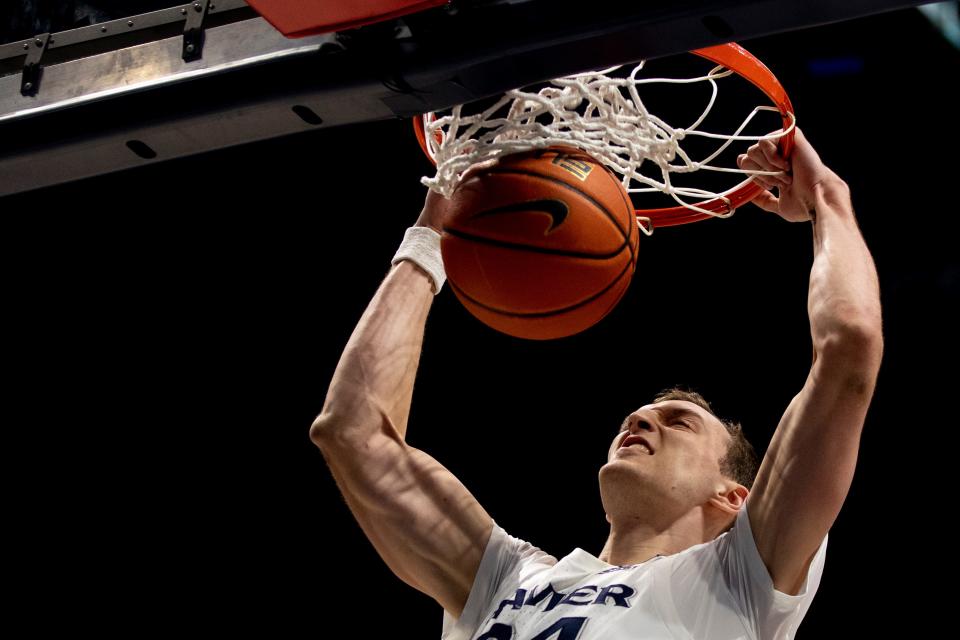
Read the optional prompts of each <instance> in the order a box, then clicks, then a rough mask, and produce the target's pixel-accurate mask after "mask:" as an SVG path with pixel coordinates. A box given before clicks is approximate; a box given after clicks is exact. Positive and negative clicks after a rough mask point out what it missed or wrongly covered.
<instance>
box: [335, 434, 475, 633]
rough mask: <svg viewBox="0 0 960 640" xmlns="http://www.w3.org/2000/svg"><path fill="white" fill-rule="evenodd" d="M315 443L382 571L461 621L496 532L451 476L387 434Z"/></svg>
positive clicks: (472, 498) (471, 497)
mask: <svg viewBox="0 0 960 640" xmlns="http://www.w3.org/2000/svg"><path fill="white" fill-rule="evenodd" d="M386 426H388V425H386ZM319 444H320V449H321V451H322V452H323V455H324V458H325V459H326V460H327V464H328V466H329V467H330V470H331V472H332V473H333V476H334V478H335V479H336V481H337V485H338V486H339V488H340V490H341V492H342V493H343V495H344V498H345V499H346V501H347V504H348V506H349V507H350V510H351V511H352V512H353V514H354V517H356V519H357V522H358V523H359V524H360V526H361V528H362V529H363V531H364V533H365V534H366V535H367V537H368V538H369V540H370V542H371V543H372V544H373V546H374V547H375V548H376V550H377V552H378V553H379V554H380V556H381V557H382V558H383V560H384V561H385V562H386V563H387V566H389V567H390V569H391V570H392V571H393V572H394V573H395V574H396V575H397V576H398V577H399V578H400V579H401V580H403V581H404V582H406V583H407V584H409V585H411V586H413V587H414V588H416V589H418V590H420V591H422V592H423V593H426V594H427V595H429V596H431V597H432V598H434V599H435V600H437V602H439V603H440V604H441V606H443V608H444V609H446V610H447V611H449V612H450V613H451V614H454V615H459V614H460V612H461V611H462V609H463V606H464V604H465V603H466V600H467V596H468V595H469V593H470V588H471V587H472V585H473V580H474V577H475V576H476V573H477V569H478V567H479V566H480V559H481V558H482V556H483V551H484V547H485V545H486V543H487V540H488V539H489V537H490V530H491V529H492V527H493V520H492V519H491V518H490V516H489V515H488V514H487V512H486V511H485V510H484V509H483V507H482V506H481V505H480V503H479V502H477V500H476V499H475V498H474V497H473V495H472V494H471V493H470V492H469V491H468V490H467V489H466V487H464V486H463V484H462V483H461V482H460V481H459V480H458V479H457V478H456V477H455V476H454V475H453V474H452V473H451V472H450V471H449V470H447V469H446V468H445V467H444V466H443V465H441V464H440V463H439V462H437V461H436V460H435V459H434V458H433V457H431V456H430V455H428V454H426V453H424V452H423V451H420V450H419V449H415V448H413V447H411V446H409V445H408V444H406V443H405V442H404V441H403V440H402V439H400V438H399V436H396V435H394V432H393V430H392V429H389V428H385V429H382V430H380V431H379V432H377V433H374V434H373V435H369V436H367V437H366V438H365V439H364V440H363V441H361V442H356V441H353V442H346V441H334V442H326V443H319Z"/></svg>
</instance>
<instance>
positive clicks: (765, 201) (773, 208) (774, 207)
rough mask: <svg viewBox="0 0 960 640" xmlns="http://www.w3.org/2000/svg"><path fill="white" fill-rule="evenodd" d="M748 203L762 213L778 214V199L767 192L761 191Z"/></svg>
mask: <svg viewBox="0 0 960 640" xmlns="http://www.w3.org/2000/svg"><path fill="white" fill-rule="evenodd" d="M750 202H751V203H752V204H755V205H757V206H758V207H760V208H761V209H763V210H764V211H770V212H773V213H779V212H780V198H777V197H776V196H774V195H773V194H772V193H770V192H769V191H761V192H760V193H758V194H757V196H756V197H755V198H753V199H752V200H751V201H750Z"/></svg>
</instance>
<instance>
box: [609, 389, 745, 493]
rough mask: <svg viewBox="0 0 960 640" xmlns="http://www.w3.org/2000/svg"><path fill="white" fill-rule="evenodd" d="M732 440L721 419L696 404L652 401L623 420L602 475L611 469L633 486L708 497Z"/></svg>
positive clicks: (613, 477) (611, 474) (611, 473)
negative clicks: (652, 402) (721, 461)
mask: <svg viewBox="0 0 960 640" xmlns="http://www.w3.org/2000/svg"><path fill="white" fill-rule="evenodd" d="M729 444H730V434H729V433H727V430H726V427H724V426H723V423H722V422H720V420H718V419H717V418H716V417H714V416H713V415H711V414H710V413H709V412H708V411H706V410H704V409H703V408H701V407H699V406H697V405H696V404H694V403H692V402H687V401H685V400H665V401H663V402H658V403H656V404H649V405H646V406H643V407H640V408H639V409H637V410H636V411H634V412H633V413H631V414H630V415H629V416H627V418H626V420H624V422H623V425H622V426H621V430H620V432H619V433H618V434H617V435H616V437H615V438H614V439H613V442H611V443H610V448H609V449H608V451H607V464H605V465H604V466H603V468H602V469H601V471H600V473H601V478H603V477H604V474H607V476H606V477H607V478H608V479H609V480H610V481H613V482H617V483H618V484H619V481H617V480H616V479H617V478H620V479H623V480H624V481H625V482H626V483H627V485H628V486H630V487H639V486H644V485H646V486H652V487H659V488H660V489H661V490H662V491H664V492H674V493H676V492H683V493H684V494H685V497H686V498H690V499H691V500H694V501H696V500H700V499H706V496H709V494H710V492H711V491H712V490H713V487H714V483H715V482H716V480H717V478H719V477H721V474H720V460H721V458H723V456H724V455H726V452H727V447H728V445H729ZM676 497H677V498H679V497H680V496H679V495H678V496H676ZM694 503H696V502H694Z"/></svg>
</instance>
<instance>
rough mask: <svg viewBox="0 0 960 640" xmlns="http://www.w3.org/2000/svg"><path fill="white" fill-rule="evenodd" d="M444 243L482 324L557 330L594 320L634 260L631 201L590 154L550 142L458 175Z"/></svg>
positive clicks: (452, 274)
mask: <svg viewBox="0 0 960 640" xmlns="http://www.w3.org/2000/svg"><path fill="white" fill-rule="evenodd" d="M451 200H452V202H453V204H454V206H455V210H456V214H455V215H454V216H453V218H452V219H451V220H450V222H449V223H448V225H447V226H446V227H444V229H443V235H442V240H441V243H440V247H441V251H442V253H443V265H444V269H445V271H446V274H447V281H448V282H449V283H450V288H451V289H452V290H453V292H454V294H456V296H457V298H459V300H460V302H461V303H463V305H464V306H465V307H466V308H467V310H469V311H470V313H472V314H473V315H474V316H476V317H477V318H478V319H479V320H481V321H482V322H484V323H485V324H487V325H489V326H491V327H493V328H494V329H497V330H498V331H502V332H503V333H506V334H509V335H512V336H516V337H518V338H528V339H531V340H550V339H553V338H562V337H565V336H569V335H573V334H575V333H578V332H580V331H583V330H584V329H587V328H588V327H591V326H593V325H594V324H596V323H597V322H599V321H600V320H601V319H602V318H603V317H604V316H606V315H607V314H608V313H609V312H610V310H611V309H613V308H614V307H615V306H616V304H617V303H618V302H619V301H620V298H622V297H623V294H624V293H625V292H626V290H627V287H628V286H629V284H630V280H631V278H632V277H633V272H634V270H635V269H636V265H637V245H638V243H639V240H640V231H639V229H638V228H637V222H636V217H635V213H634V209H633V204H632V203H631V202H630V198H629V196H628V195H627V192H626V190H625V189H624V188H623V185H622V184H621V183H620V180H619V179H618V178H617V177H616V175H615V174H614V173H613V172H612V171H610V170H609V169H607V168H606V167H605V166H604V165H602V164H600V163H599V162H597V161H596V160H594V159H593V158H592V157H591V156H590V155H588V154H586V153H584V152H583V151H580V150H578V149H573V148H569V147H550V148H548V149H541V150H536V151H530V152H526V153H519V154H513V155H510V156H506V157H504V158H503V159H501V160H500V162H499V163H498V164H497V165H495V166H494V167H492V168H489V169H486V170H483V171H480V172H477V173H475V174H474V175H472V176H470V177H468V178H467V179H466V180H465V181H464V182H462V183H460V185H459V186H458V187H457V189H456V191H455V192H454V193H453V195H452V196H451Z"/></svg>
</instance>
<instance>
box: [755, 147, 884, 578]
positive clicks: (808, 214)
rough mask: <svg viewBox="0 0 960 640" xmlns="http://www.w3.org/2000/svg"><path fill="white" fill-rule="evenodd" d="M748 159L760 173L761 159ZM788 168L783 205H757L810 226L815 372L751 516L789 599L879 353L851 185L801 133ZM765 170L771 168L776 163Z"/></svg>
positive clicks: (770, 460) (759, 481)
mask: <svg viewBox="0 0 960 640" xmlns="http://www.w3.org/2000/svg"><path fill="white" fill-rule="evenodd" d="M767 151H768V154H767V156H766V158H767V159H768V160H770V159H771V158H772V156H771V154H770V153H769V149H768V150H767ZM751 157H755V158H757V159H756V161H755V163H754V164H755V165H756V166H760V167H763V166H764V160H763V158H758V157H757V156H751ZM772 160H777V158H772ZM792 160H793V181H792V183H791V184H789V185H788V184H776V183H771V184H770V185H769V186H779V187H780V188H781V191H780V197H779V198H774V197H773V196H772V195H770V194H766V195H764V196H761V199H760V201H759V202H757V204H758V205H759V206H761V207H762V208H764V209H767V210H769V211H774V212H776V213H778V214H779V215H781V217H784V218H786V219H789V220H803V219H808V220H810V221H811V224H812V227H813V242H814V261H813V267H812V269H811V272H810V288H809V299H808V313H809V316H810V330H811V336H812V339H813V349H814V355H813V364H812V366H811V369H810V373H809V375H808V377H807V380H806V383H805V384H804V386H803V389H802V390H801V391H800V393H799V394H797V395H796V396H795V397H794V398H793V400H792V401H791V403H790V405H789V406H788V407H787V410H786V412H785V413H784V415H783V417H782V419H781V420H780V423H779V425H778V426H777V429H776V432H775V433H774V436H773V439H772V440H771V443H770V446H769V448H768V450H767V454H766V456H765V457H764V459H763V462H762V464H761V466H760V471H759V473H758V475H757V478H756V481H755V482H754V486H753V490H752V492H751V496H750V511H749V515H750V524H751V527H752V528H753V530H754V532H755V538H756V541H757V547H758V549H759V551H760V555H761V557H762V558H763V560H764V563H765V564H766V566H767V569H768V570H769V572H770V575H771V578H772V579H773V583H774V586H775V587H776V588H777V589H778V590H780V591H782V592H784V593H788V594H796V593H797V592H798V591H799V589H800V587H801V586H802V584H803V580H804V578H805V576H806V573H807V570H808V568H809V563H810V560H811V559H812V557H813V555H814V553H815V552H816V550H817V548H818V547H819V546H820V543H821V542H822V541H823V538H824V536H825V535H826V533H827V531H828V530H829V529H830V527H831V526H832V525H833V522H834V521H835V520H836V517H837V515H838V514H839V511H840V508H841V506H842V505H843V502H844V500H845V499H846V496H847V493H848V492H849V490H850V485H851V483H852V480H853V474H854V470H855V467H856V462H857V453H858V449H859V445H860V436H861V433H862V431H863V424H864V419H865V417H866V413H867V408H868V407H869V404H870V400H871V397H872V395H873V390H874V386H875V384H876V378H877V372H878V370H879V367H880V360H881V355H882V352H883V339H882V332H881V315H880V293H879V285H878V280H877V273H876V269H875V267H874V264H873V259H872V258H871V256H870V252H869V251H868V249H867V246H866V244H865V242H864V240H863V237H862V236H861V234H860V231H859V228H858V226H857V222H856V219H855V217H854V212H853V207H852V205H851V201H850V194H849V190H848V188H847V185H846V184H845V183H844V182H843V181H842V180H840V178H839V177H838V176H836V174H834V173H833V172H832V171H830V170H829V169H827V168H826V167H825V166H824V165H823V164H822V162H820V159H819V157H817V155H816V153H815V152H814V151H813V149H812V148H811V147H810V146H809V143H808V142H806V140H805V139H804V138H803V136H802V134H799V135H798V145H797V154H795V155H794V158H793V159H792ZM780 161H781V162H782V159H780ZM747 164H748V165H749V164H750V163H749V161H748V163H747ZM766 166H767V169H769V170H775V169H776V163H775V162H772V161H771V162H770V163H769V164H767V165H766ZM749 168H753V167H749Z"/></svg>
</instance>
